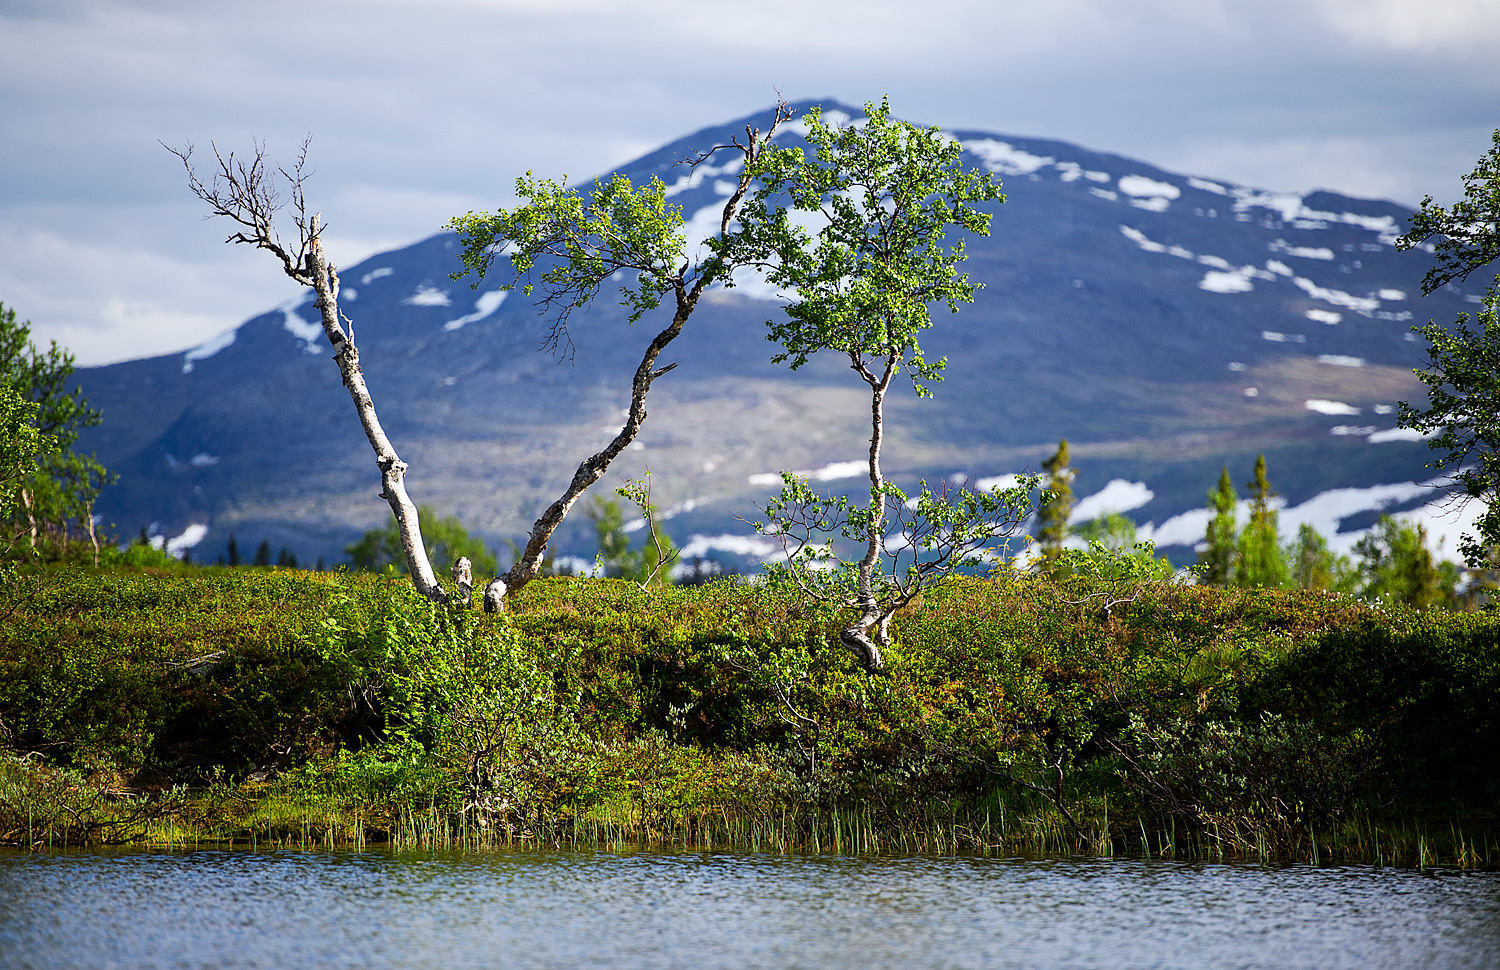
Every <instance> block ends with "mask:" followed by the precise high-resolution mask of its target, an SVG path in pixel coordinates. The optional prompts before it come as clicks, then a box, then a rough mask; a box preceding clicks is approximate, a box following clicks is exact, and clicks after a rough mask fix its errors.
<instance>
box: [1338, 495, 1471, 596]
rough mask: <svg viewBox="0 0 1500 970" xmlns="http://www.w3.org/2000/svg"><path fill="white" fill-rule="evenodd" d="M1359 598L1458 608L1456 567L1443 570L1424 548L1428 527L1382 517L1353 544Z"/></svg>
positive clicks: (1429, 550) (1429, 551)
mask: <svg viewBox="0 0 1500 970" xmlns="http://www.w3.org/2000/svg"><path fill="white" fill-rule="evenodd" d="M1354 554H1355V556H1356V557H1357V558H1358V563H1359V578H1360V590H1359V592H1360V595H1361V596H1362V597H1364V598H1365V599H1367V600H1372V601H1376V602H1381V601H1387V602H1396V603H1405V604H1406V605H1408V606H1415V607H1417V608H1418V609H1427V608H1430V607H1434V606H1446V607H1449V608H1452V607H1454V606H1456V605H1458V593H1457V591H1456V590H1455V589H1454V586H1455V584H1456V581H1457V578H1458V572H1457V569H1456V567H1453V566H1451V564H1450V565H1449V568H1447V569H1444V568H1442V566H1441V565H1440V564H1439V563H1438V562H1437V561H1436V560H1434V558H1433V555H1432V550H1431V549H1429V548H1428V547H1427V527H1426V526H1424V525H1422V524H1421V523H1420V522H1418V523H1415V524H1412V523H1409V522H1401V521H1399V520H1397V519H1394V518H1392V517H1391V516H1389V515H1382V516H1381V517H1380V520H1379V521H1378V522H1376V523H1375V528H1373V529H1371V530H1370V532H1369V533H1368V534H1367V535H1365V536H1364V537H1363V538H1362V539H1360V540H1359V542H1357V543H1355V546H1354Z"/></svg>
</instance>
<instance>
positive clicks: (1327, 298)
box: [1292, 276, 1380, 314]
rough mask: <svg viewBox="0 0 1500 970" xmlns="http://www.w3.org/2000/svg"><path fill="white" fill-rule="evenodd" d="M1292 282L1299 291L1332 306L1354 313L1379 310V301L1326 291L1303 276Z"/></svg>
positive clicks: (1335, 291)
mask: <svg viewBox="0 0 1500 970" xmlns="http://www.w3.org/2000/svg"><path fill="white" fill-rule="evenodd" d="M1292 282H1293V283H1294V284H1295V285H1296V286H1297V288H1298V289H1299V290H1302V291H1303V292H1304V293H1306V294H1307V295H1308V296H1310V297H1312V298H1313V299H1314V300H1322V301H1323V302H1324V303H1332V304H1333V305H1334V306H1341V307H1344V308H1346V309H1349V310H1353V311H1355V312H1356V313H1362V314H1369V313H1371V312H1373V311H1375V310H1378V309H1380V301H1379V300H1377V299H1374V298H1373V297H1366V296H1354V295H1352V294H1350V293H1345V292H1344V291H1343V290H1333V289H1328V288H1326V287H1322V286H1319V285H1318V284H1316V283H1314V282H1313V281H1312V280H1310V279H1308V278H1307V277H1305V276H1299V277H1297V278H1296V279H1294V280H1292Z"/></svg>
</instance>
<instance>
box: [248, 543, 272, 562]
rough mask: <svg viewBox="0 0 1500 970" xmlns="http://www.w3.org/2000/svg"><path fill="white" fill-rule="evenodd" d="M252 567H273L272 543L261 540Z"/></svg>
mask: <svg viewBox="0 0 1500 970" xmlns="http://www.w3.org/2000/svg"><path fill="white" fill-rule="evenodd" d="M251 565H254V566H269V565H271V543H270V541H269V540H266V539H262V540H260V545H258V546H256V547H255V559H254V560H253V561H252V563H251Z"/></svg>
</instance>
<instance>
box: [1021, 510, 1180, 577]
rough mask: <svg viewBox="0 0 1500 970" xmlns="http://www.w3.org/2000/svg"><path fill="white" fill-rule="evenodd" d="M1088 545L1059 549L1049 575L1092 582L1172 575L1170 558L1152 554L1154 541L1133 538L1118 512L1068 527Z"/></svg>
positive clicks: (1127, 521)
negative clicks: (1081, 547)
mask: <svg viewBox="0 0 1500 970" xmlns="http://www.w3.org/2000/svg"><path fill="white" fill-rule="evenodd" d="M1070 531H1071V532H1072V534H1073V535H1075V536H1077V537H1078V538H1080V539H1083V540H1084V541H1085V542H1087V543H1088V545H1087V546H1086V547H1085V548H1084V549H1063V550H1061V551H1060V552H1059V554H1058V556H1057V559H1056V562H1055V565H1054V568H1053V570H1052V572H1050V573H1049V575H1051V576H1052V578H1053V579H1055V580H1059V579H1066V578H1068V577H1078V578H1080V579H1083V580H1088V581H1094V582H1127V583H1129V582H1160V581H1164V580H1170V579H1172V578H1173V577H1175V576H1176V574H1177V570H1176V568H1175V567H1173V565H1172V563H1171V560H1169V559H1167V558H1166V557H1165V556H1161V557H1158V556H1157V555H1156V544H1155V543H1154V542H1137V541H1136V533H1135V523H1134V522H1132V521H1131V520H1130V519H1128V518H1126V517H1125V516H1124V515H1121V514H1120V513H1119V512H1108V513H1105V514H1104V515H1101V516H1099V517H1098V518H1096V519H1090V520H1088V521H1087V522H1080V523H1079V524H1078V525H1076V526H1073V527H1072V529H1071V530H1070Z"/></svg>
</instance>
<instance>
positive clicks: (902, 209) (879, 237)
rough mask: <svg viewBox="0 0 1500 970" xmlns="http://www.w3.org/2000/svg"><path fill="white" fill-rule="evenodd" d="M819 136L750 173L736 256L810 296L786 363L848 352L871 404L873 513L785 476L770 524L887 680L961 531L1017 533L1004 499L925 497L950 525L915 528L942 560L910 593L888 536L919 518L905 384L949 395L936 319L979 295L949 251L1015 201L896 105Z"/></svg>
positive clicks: (783, 333) (798, 578) (796, 302)
mask: <svg viewBox="0 0 1500 970" xmlns="http://www.w3.org/2000/svg"><path fill="white" fill-rule="evenodd" d="M803 120H804V123H805V124H806V131H807V134H806V139H807V143H808V145H809V146H810V149H811V150H810V151H808V150H805V149H803V148H801V147H795V146H788V147H785V148H775V149H769V148H768V149H767V150H766V151H765V152H764V153H762V154H761V156H760V157H759V158H757V159H755V160H754V161H753V162H752V163H751V164H750V165H749V166H748V168H747V172H748V173H749V174H751V175H752V176H753V177H754V178H755V179H756V180H758V182H759V184H760V187H759V189H758V190H757V192H756V193H755V195H754V196H753V197H752V198H751V199H750V200H749V201H748V202H747V203H746V204H745V209H744V213H743V214H742V216H741V226H742V229H741V231H740V233H739V234H738V235H737V236H735V237H734V238H733V239H732V240H730V241H728V243H727V245H726V247H725V249H724V252H726V253H730V254H732V255H733V257H734V259H735V260H736V261H737V262H741V263H745V264H749V265H755V266H758V267H760V269H761V270H762V271H763V272H764V274H765V277H766V279H767V281H768V282H769V283H770V284H771V285H772V286H774V287H776V288H777V290H778V291H780V292H782V293H787V294H794V296H792V297H790V302H789V304H788V305H787V306H786V307H785V313H784V315H783V316H781V317H779V318H777V319H774V320H770V321H768V322H767V326H768V328H769V330H770V339H771V340H773V341H774V342H776V343H777V344H779V345H780V347H781V350H780V352H779V353H777V354H776V355H775V357H774V358H773V360H774V361H776V362H785V363H789V364H790V366H791V368H792V369H793V370H796V369H797V368H799V367H802V366H803V365H804V364H806V363H807V362H808V360H809V359H810V358H811V357H812V356H813V355H814V354H816V353H819V352H820V351H832V352H833V353H835V354H838V355H840V356H842V357H844V358H845V359H846V360H847V361H848V363H849V366H850V367H851V369H853V371H854V372H855V374H857V375H858V376H859V379H860V380H861V381H863V382H864V384H865V385H866V387H867V388H868V389H869V392H870V448H869V461H868V468H869V491H868V499H867V500H866V501H865V502H864V503H863V504H862V505H861V504H859V503H858V502H853V501H850V500H849V499H847V498H841V497H836V496H819V495H815V494H813V493H812V492H811V490H810V489H808V488H807V487H806V483H805V482H802V481H800V480H798V479H796V478H795V476H786V475H784V476H783V480H784V482H785V485H786V487H785V488H784V489H783V490H782V492H781V495H780V497H779V498H778V499H777V500H776V501H774V502H772V503H770V504H769V505H768V506H767V508H766V514H767V516H768V517H770V518H771V521H772V531H773V533H774V534H777V535H780V536H782V537H784V538H786V537H787V536H788V534H789V530H790V532H793V533H796V536H797V538H795V539H793V540H791V541H793V542H794V543H800V544H799V545H797V550H798V552H799V554H800V555H802V556H804V558H802V559H801V560H793V563H792V568H793V570H794V575H793V576H792V577H791V578H792V581H794V582H797V583H799V584H800V585H801V586H802V588H804V589H805V590H807V591H808V592H810V593H812V594H813V595H815V596H819V597H822V598H827V599H842V600H843V601H844V602H846V603H847V604H848V605H849V606H850V607H852V608H853V609H854V610H855V611H856V613H857V618H856V619H855V620H854V622H852V623H850V624H849V625H848V626H846V627H845V628H844V629H843V630H842V631H841V633H840V636H839V639H840V641H841V642H842V643H843V644H844V645H845V646H847V647H848V648H849V649H850V650H852V651H853V652H854V653H855V655H856V656H857V657H858V658H859V659H860V661H861V662H862V663H863V664H864V665H865V666H866V667H868V668H870V669H878V668H879V667H880V666H881V665H882V663H883V660H882V654H881V650H882V649H883V648H884V647H885V646H886V645H887V643H888V642H889V631H888V625H889V623H890V618H891V615H892V613H893V612H894V610H895V609H896V608H897V606H898V605H899V603H900V602H902V601H903V599H904V598H907V597H909V596H914V595H915V589H917V588H920V585H921V584H922V583H923V582H926V581H927V580H928V579H929V578H932V577H934V576H936V575H938V574H939V573H941V572H942V571H943V570H945V569H947V568H952V565H953V564H954V562H955V559H954V553H955V551H956V550H957V549H959V548H960V547H964V546H965V543H966V542H967V541H969V540H967V539H966V540H964V541H962V542H959V543H958V544H957V545H954V544H953V543H952V541H951V538H952V536H953V534H954V533H953V531H952V530H953V529H954V527H957V529H958V532H959V533H964V534H966V535H969V536H970V538H973V537H974V536H975V535H976V534H975V533H971V532H970V530H972V529H975V528H979V527H980V526H981V524H983V525H984V528H990V527H995V528H1001V529H1009V528H1011V527H1012V524H1011V523H1010V513H1011V512H1012V511H1013V503H1012V502H1011V501H1010V500H1009V499H1006V498H1002V497H1001V496H1000V495H999V494H987V495H985V496H979V497H975V496H973V495H972V493H967V492H964V493H961V494H957V495H955V494H952V493H951V492H944V493H941V494H934V493H932V492H931V491H930V490H928V489H927V488H926V487H925V485H924V487H923V491H922V496H919V497H918V498H917V500H916V501H915V502H914V503H913V506H912V507H911V508H912V509H913V510H915V511H918V512H926V513H930V514H931V515H934V516H936V519H931V520H927V521H925V522H918V523H907V524H908V525H912V526H914V527H915V528H916V529H917V530H918V531H919V532H922V538H921V539H920V541H921V542H926V543H930V544H929V545H928V546H927V549H928V551H929V552H932V553H933V555H930V556H928V557H927V558H926V559H925V560H924V559H923V556H922V555H921V554H920V553H919V554H918V555H916V557H915V561H913V562H911V563H910V565H909V567H908V570H907V572H906V573H905V578H904V579H902V578H899V577H898V576H897V574H896V572H895V569H894V566H892V567H891V571H887V567H886V565H885V564H886V562H887V556H888V554H889V553H890V552H891V550H890V548H889V546H888V545H887V543H886V527H887V523H888V522H889V521H890V520H891V518H892V517H893V515H898V514H899V513H898V512H897V510H899V509H903V508H907V505H906V503H907V502H908V498H907V496H906V494H905V493H904V492H902V491H901V489H899V488H897V487H896V486H895V485H894V484H893V483H891V482H889V481H887V480H886V478H885V475H884V473H883V471H882V470H881V463H880V461H881V449H882V447H883V446H884V440H885V407H886V400H887V395H888V393H889V392H890V390H891V386H892V384H893V383H894V382H895V380H896V378H897V376H898V375H901V374H904V375H905V377H906V378H907V379H908V380H910V382H911V385H912V389H913V390H914V391H915V392H916V394H917V395H918V396H919V397H926V396H927V395H928V394H929V393H930V391H929V385H930V384H932V383H935V382H937V381H938V380H940V379H941V372H942V369H943V366H944V364H945V363H946V361H944V360H929V359H928V358H927V356H926V355H925V353H924V352H923V350H922V346H921V335H922V333H923V332H924V331H925V330H927V329H928V328H929V327H931V326H932V315H931V311H932V308H934V307H947V309H948V310H949V311H950V312H957V310H958V308H959V306H960V305H961V304H964V303H968V302H971V301H972V300H973V298H974V292H975V290H976V289H977V286H976V285H975V284H974V283H972V282H970V281H969V278H968V276H967V275H965V274H964V273H962V272H960V270H959V266H960V264H961V263H962V262H963V261H964V259H965V258H966V257H965V253H964V244H963V242H962V240H958V241H949V240H948V238H947V236H948V233H949V232H950V231H953V232H958V233H971V234H975V235H987V234H988V233H989V221H990V215H989V213H987V212H985V211H984V210H983V209H981V208H979V205H980V204H981V203H986V202H995V201H1003V199H1004V197H1003V195H1002V194H1001V192H1000V186H999V184H997V183H996V182H994V181H993V179H992V178H991V177H990V176H989V175H988V174H987V173H981V172H975V171H972V170H970V169H968V168H967V167H966V166H965V165H964V162H963V158H962V156H963V149H962V147H961V146H960V145H959V144H958V143H957V142H955V141H954V140H953V139H951V138H948V137H946V136H944V135H943V134H942V133H941V132H940V131H939V130H938V129H936V128H922V127H919V126H917V125H912V124H909V123H906V122H902V121H898V120H896V119H894V118H892V117H891V113H890V105H889V103H888V102H887V101H882V102H881V103H880V105H878V106H877V105H874V104H866V106H865V118H864V120H863V121H862V122H861V123H860V124H857V125H855V124H851V125H843V126H841V125H837V124H828V123H825V122H824V120H823V117H822V114H821V112H820V111H819V110H818V109H817V108H813V109H811V110H809V111H808V112H807V114H806V116H805V117H804V119H803ZM980 531H983V529H982V528H981V529H980ZM814 535H819V536H824V537H826V538H827V539H829V540H830V541H831V540H832V538H833V537H834V536H839V537H842V538H845V539H846V540H850V541H853V542H855V543H857V544H858V545H860V546H862V547H863V555H861V556H860V558H859V559H858V561H850V562H845V561H844V560H841V559H838V558H837V556H836V555H835V553H834V551H833V549H832V548H831V546H830V545H828V544H823V543H820V542H817V541H813V540H812V536H814ZM905 540H906V541H907V542H910V541H911V540H912V537H911V536H906V537H905ZM911 548H913V549H920V546H912V547H911ZM940 550H947V551H944V552H941V553H940V552H939V551H940ZM964 555H967V553H964ZM960 558H962V557H960ZM940 560H941V562H942V563H944V565H940V564H939V562H940ZM924 563H925V565H924ZM815 564H816V565H818V566H823V567H827V566H834V567H835V569H834V576H832V577H829V576H821V577H820V576H815V575H813V573H814V572H816V570H812V569H811V567H812V566H813V565H815ZM799 569H800V571H797V570H799ZM911 570H916V572H912V571H911ZM831 583H837V584H842V585H839V586H835V585H832V584H831ZM903 584H905V585H903Z"/></svg>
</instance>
